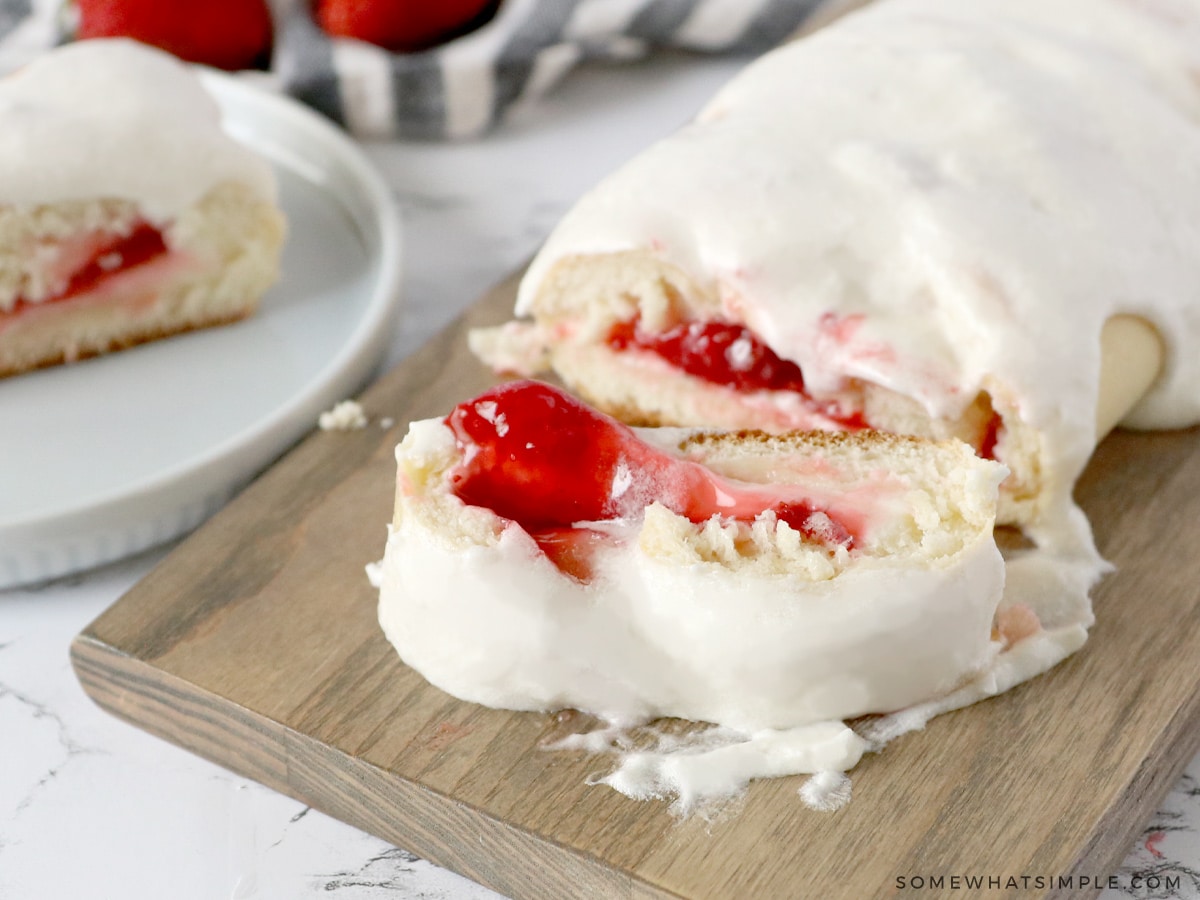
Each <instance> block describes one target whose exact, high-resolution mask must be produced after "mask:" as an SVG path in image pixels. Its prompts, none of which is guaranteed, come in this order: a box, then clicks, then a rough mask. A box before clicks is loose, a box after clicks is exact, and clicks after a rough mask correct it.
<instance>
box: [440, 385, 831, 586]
mask: <svg viewBox="0 0 1200 900" xmlns="http://www.w3.org/2000/svg"><path fill="white" fill-rule="evenodd" d="M445 421H446V425H447V426H448V427H449V428H450V429H451V430H452V431H453V432H454V436H455V439H456V443H457V446H458V449H459V451H460V452H461V453H462V462H461V463H459V465H458V466H456V467H455V468H454V470H453V471H452V472H451V473H450V480H451V484H452V486H453V490H454V493H455V494H456V495H457V496H458V497H459V499H461V500H462V501H463V502H464V503H468V504H470V505H472V506H481V507H486V508H487V509H490V510H492V511H493V512H495V513H496V514H497V515H499V516H502V517H504V518H506V519H511V520H513V521H514V522H517V523H518V524H519V525H521V527H522V528H524V529H525V530H526V531H527V532H528V533H529V534H530V535H531V536H532V537H533V538H534V540H535V541H537V542H538V544H539V546H541V548H542V550H543V551H544V552H545V553H546V555H547V556H548V557H549V558H550V559H551V560H552V561H554V562H555V563H556V564H557V565H558V566H559V568H560V569H562V570H563V571H564V572H566V573H567V574H570V575H573V576H574V577H576V578H579V579H580V580H587V578H588V577H589V575H590V568H589V565H588V560H589V559H590V557H591V550H592V549H593V548H594V546H595V543H596V541H598V540H602V539H604V537H603V535H601V534H600V533H598V532H595V531H591V530H588V529H586V528H575V527H573V526H574V523H576V522H585V521H605V520H610V519H617V518H621V517H625V516H634V515H637V514H638V513H640V512H641V511H642V510H643V509H644V508H645V507H646V506H647V505H648V504H649V503H651V502H653V501H656V500H657V501H658V502H659V503H662V504H663V505H664V506H666V507H667V508H668V509H670V510H671V511H672V512H674V513H676V514H678V515H681V516H685V517H686V518H688V519H690V520H691V521H692V522H697V523H700V522H705V521H707V520H708V519H710V518H711V517H712V516H714V515H719V516H723V517H727V518H731V519H734V520H738V521H746V522H748V521H753V519H754V518H755V517H756V516H758V515H759V514H761V513H762V512H764V511H765V510H768V509H770V510H773V511H774V512H775V515H776V516H777V517H778V518H779V519H781V520H783V521H785V522H787V523H788V524H789V525H790V526H791V527H793V528H795V529H796V530H797V531H800V532H801V533H802V534H805V535H806V536H807V537H809V538H811V539H814V540H820V541H822V542H830V541H832V542H833V543H835V544H842V545H845V546H847V547H850V546H852V545H853V541H854V535H853V533H852V532H851V530H850V529H848V528H847V527H846V526H845V524H843V523H840V522H838V521H837V520H836V519H833V518H832V517H830V516H829V513H828V511H825V510H820V509H818V508H817V507H815V506H812V505H811V504H809V503H808V502H807V501H805V500H804V499H803V498H801V497H798V496H791V494H794V493H796V492H795V491H786V489H783V490H781V489H780V488H775V487H768V486H758V485H750V484H743V483H739V482H734V481H731V480H729V479H725V478H722V477H721V476H719V475H717V474H716V473H715V472H713V471H711V470H710V469H707V468H705V467H704V466H702V465H700V464H699V463H695V462H691V461H689V460H685V459H680V458H678V457H675V456H672V455H670V454H668V453H664V452H663V451H661V450H659V449H657V448H656V447H652V446H651V445H650V444H647V443H646V442H645V441H643V440H641V439H640V438H639V437H638V436H637V435H636V434H635V433H634V432H633V431H632V429H630V428H628V427H627V426H625V425H623V424H621V423H620V422H617V421H616V420H615V419H612V418H610V417H608V416H606V415H604V414H603V413H600V412H598V411H596V410H594V409H591V408H590V407H588V406H585V405H584V404H583V403H581V402H580V401H578V400H576V399H575V398H574V397H571V396H570V395H569V394H566V393H565V392H563V391H561V390H558V389H557V388H554V387H551V386H550V385H547V384H542V383H540V382H534V381H516V382H509V383H508V384H503V385H501V386H499V387H497V388H493V389H492V390H490V391H488V392H487V393H484V394H482V395H480V396H479V397H476V398H475V399H474V400H468V401H467V402H465V403H461V404H459V405H458V406H456V407H455V408H454V410H453V411H452V412H451V413H450V415H449V416H447V417H446V420H445ZM781 493H782V494H783V499H781ZM817 512H824V513H825V516H823V517H821V519H820V521H819V523H818V524H816V525H814V524H810V519H811V518H812V517H813V515H814V513H817Z"/></svg>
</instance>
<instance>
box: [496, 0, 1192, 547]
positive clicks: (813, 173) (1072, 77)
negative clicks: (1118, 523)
mask: <svg viewBox="0 0 1200 900" xmlns="http://www.w3.org/2000/svg"><path fill="white" fill-rule="evenodd" d="M1197 72H1200V4H1198V3H1197V2H1196V0H1153V2H1151V0H1144V2H1132V0H1054V2H1043V0H1017V2H1014V0H977V2H972V3H971V4H963V3H961V2H958V0H890V2H887V3H881V4H878V5H876V6H875V7H873V8H871V9H869V10H867V11H865V12H862V13H859V14H857V15H855V16H852V17H850V18H848V19H846V20H845V21H843V22H841V23H838V24H836V25H834V26H833V27H831V28H829V29H828V30H826V31H824V32H821V33H818V34H817V35H814V36H812V37H809V38H807V39H805V40H803V41H800V42H798V43H796V44H794V45H791V46H788V47H785V48H783V49H781V50H778V51H776V52H775V53H772V54H769V55H768V56H766V57H764V58H763V59H761V60H759V61H758V62H756V63H755V64H754V65H752V66H750V67H749V68H748V69H747V70H746V71H745V72H744V73H742V74H741V75H739V76H738V77H737V78H735V79H734V81H733V82H731V83H730V84H729V85H728V86H727V87H726V88H725V89H723V90H722V91H721V92H719V93H718V95H717V96H716V97H715V98H714V99H713V100H712V101H711V102H710V103H709V104H708V105H707V106H706V107H705V109H704V110H703V111H702V112H701V113H700V115H699V116H698V118H697V120H696V122H695V123H694V124H692V125H690V126H688V127H686V128H684V129H683V130H682V131H680V132H678V133H677V134H676V135H674V136H672V137H670V138H668V139H666V140H664V141H662V142H660V143H659V144H657V145H656V146H654V147H652V148H650V149H649V150H647V151H646V152H644V153H642V154H640V155H639V156H638V157H636V158H635V159H633V160H632V161H631V162H629V163H628V164H627V165H626V166H624V167H623V168H622V169H620V170H619V171H618V172H616V173H615V174H614V175H612V176H611V177H609V178H608V179H606V180H605V181H604V182H603V183H602V184H601V185H600V186H599V187H597V188H596V189H595V190H593V191H592V192H591V193H589V194H588V195H587V196H585V197H584V198H583V199H582V200H581V201H580V202H579V203H578V204H577V205H576V206H575V208H574V209H572V210H571V211H570V213H568V215H567V216H566V217H565V219H564V220H563V221H562V223H561V224H560V225H559V227H558V228H556V229H555V231H554V232H553V234H552V235H551V237H550V238H549V240H548V241H547V242H546V245H545V247H544V248H543V250H542V251H541V252H540V253H539V255H538V257H537V258H536V259H535V261H534V263H533V265H532V266H531V268H530V270H529V273H528V275H527V277H526V278H525V279H524V281H523V283H522V285H521V290H520V297H519V301H518V307H517V309H518V312H519V313H521V314H525V313H528V312H529V311H530V309H531V305H532V302H533V297H534V296H535V294H536V292H537V289H538V285H539V283H540V281H541V280H542V278H543V277H544V276H545V274H546V272H547V270H548V268H549V267H550V266H551V265H553V263H554V262H555V261H557V260H558V259H561V258H562V257H564V256H568V255H573V254H588V253H606V252H615V251H621V250H631V249H645V248H653V249H654V252H655V253H657V254H658V255H659V256H660V257H661V259H662V260H663V261H664V262H666V263H670V264H672V265H675V266H677V267H679V268H680V269H682V270H683V271H684V272H686V273H688V274H689V275H690V276H691V277H692V278H693V279H695V280H696V281H697V282H699V283H701V284H704V285H709V286H712V287H713V288H714V289H715V290H716V291H717V292H718V293H720V294H721V295H722V296H724V297H734V298H736V301H737V302H736V307H737V309H738V310H740V311H741V314H742V316H743V317H744V319H745V321H746V322H747V324H748V325H749V326H750V327H751V328H752V329H753V330H754V331H756V332H757V333H758V334H759V335H760V336H761V337H762V338H763V339H764V340H765V341H766V342H767V343H768V344H769V345H770V346H771V347H772V348H773V349H774V350H775V351H776V352H777V353H779V354H780V355H781V356H783V357H785V358H789V359H792V360H795V361H796V362H798V363H799V364H800V366H801V369H802V370H803V372H804V375H805V380H806V384H807V386H808V388H809V390H810V391H812V392H813V393H814V394H817V395H820V394H822V393H823V392H830V391H833V390H835V389H836V388H837V387H838V386H839V385H840V384H842V383H843V382H844V380H845V379H847V378H861V379H864V380H867V381H871V382H874V383H877V384H880V385H883V386H885V387H888V388H891V389H893V390H895V391H898V392H900V393H902V394H906V395H909V396H912V397H914V398H915V399H917V400H918V401H920V402H921V403H922V404H923V405H924V406H925V407H926V409H927V410H929V412H930V413H932V414H934V415H954V414H957V413H958V412H960V411H961V408H962V406H963V405H964V404H966V403H968V402H970V401H971V399H972V398H974V397H975V396H976V394H977V393H978V392H979V390H980V389H982V388H983V387H985V386H986V385H987V384H988V382H989V381H995V382H998V383H999V384H1002V385H1004V387H1005V388H1006V389H1007V391H1009V392H1011V394H1012V395H1013V397H1014V398H1015V400H1016V403H1017V406H1018V409H1019V413H1020V416H1021V417H1022V418H1023V419H1024V420H1025V421H1026V422H1028V423H1029V424H1030V425H1031V426H1033V427H1034V428H1036V429H1037V430H1038V432H1039V433H1040V434H1041V435H1042V436H1043V439H1044V441H1045V468H1046V471H1045V472H1044V473H1043V474H1044V475H1045V485H1046V495H1047V497H1046V500H1047V502H1046V504H1045V509H1047V510H1048V511H1049V514H1048V516H1047V519H1046V521H1044V522H1043V523H1040V524H1041V530H1042V533H1041V534H1040V535H1039V537H1040V538H1041V539H1042V543H1044V544H1049V543H1053V544H1054V545H1055V546H1057V547H1058V548H1059V549H1061V550H1062V551H1063V552H1066V553H1069V554H1071V555H1092V556H1094V553H1093V551H1092V548H1091V542H1090V536H1089V534H1088V530H1087V528H1086V524H1085V523H1081V521H1080V520H1079V519H1078V517H1076V516H1075V515H1074V514H1073V512H1072V507H1071V500H1070V491H1071V487H1072V485H1073V484H1074V481H1075V479H1076V478H1077V476H1078V475H1079V473H1080V472H1081V471H1082V468H1083V466H1084V464H1085V463H1086V460H1087V458H1088V456H1089V455H1090V453H1091V451H1092V449H1093V443H1094V435H1093V422H1094V417H1095V408H1096V404H1097V391H1098V382H1099V377H1098V376H1099V366H1100V332H1101V329H1102V327H1103V324H1104V322H1105V320H1106V319H1107V318H1108V317H1109V316H1111V315H1113V314H1116V313H1122V312H1124V313H1135V314H1140V315H1143V316H1145V317H1146V318H1148V319H1150V320H1151V321H1152V322H1154V323H1155V324H1156V325H1157V326H1158V328H1159V330H1160V331H1161V333H1162V335H1163V337H1164V339H1165V342H1166V344H1167V345H1168V349H1169V351H1170V352H1169V355H1168V359H1167V363H1166V368H1165V371H1164V373H1163V375H1162V377H1161V378H1160V379H1159V381H1158V383H1157V384H1156V385H1155V386H1154V388H1153V389H1152V390H1151V391H1150V392H1149V394H1148V395H1147V396H1146V397H1145V399H1143V400H1142V401H1141V402H1140V403H1139V404H1138V405H1137V406H1136V408H1135V409H1134V410H1133V411H1132V412H1131V413H1130V415H1129V416H1128V418H1127V419H1126V421H1125V424H1127V425H1132V426H1136V427H1154V428H1165V427H1177V426H1183V425H1189V424H1192V423H1195V422H1196V421H1198V420H1200V392H1198V391H1197V390H1196V388H1195V386H1196V384H1197V383H1200V304H1197V303H1196V302H1195V292H1196V286H1197V285H1200V254H1197V253H1196V247H1198V246H1200V166H1197V165H1196V160H1197V159H1200V80H1198V79H1197V76H1196V73H1197ZM830 312H832V313H834V314H836V315H838V316H846V315H852V314H859V315H861V316H863V323H862V326H861V327H860V328H859V329H858V330H857V331H856V333H855V335H854V336H853V339H851V340H849V341H828V340H822V330H821V321H822V316H824V315H825V314H826V313H830ZM880 348H885V349H886V350H887V351H888V352H879V351H880Z"/></svg>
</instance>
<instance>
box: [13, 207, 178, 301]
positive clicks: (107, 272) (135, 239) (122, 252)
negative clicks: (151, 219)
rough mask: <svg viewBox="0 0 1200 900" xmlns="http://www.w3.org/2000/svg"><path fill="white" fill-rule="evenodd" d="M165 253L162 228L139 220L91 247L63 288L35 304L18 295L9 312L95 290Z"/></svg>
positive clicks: (165, 246) (165, 247)
mask: <svg viewBox="0 0 1200 900" xmlns="http://www.w3.org/2000/svg"><path fill="white" fill-rule="evenodd" d="M166 253H167V244H166V241H164V240H163V236H162V232H161V231H159V230H158V229H157V228H155V227H154V226H153V225H149V224H147V223H145V222H139V223H138V224H137V225H136V226H134V229H133V230H132V231H131V232H129V234H127V235H111V236H108V237H107V239H106V240H104V241H102V242H100V243H99V244H98V246H96V247H95V248H94V249H93V251H92V254H91V257H90V258H89V259H88V261H87V262H85V263H84V264H83V265H82V266H80V267H79V268H77V269H76V270H75V271H74V272H72V273H71V277H70V279H69V280H68V281H67V283H66V285H65V286H64V287H63V289H62V290H60V291H58V292H57V293H55V294H52V295H51V296H49V297H46V298H44V299H43V300H41V301H39V302H38V303H36V304H35V303H32V302H30V301H27V300H24V299H19V300H17V303H16V306H15V307H14V309H13V310H12V312H14V313H16V312H19V311H20V310H21V308H22V307H24V306H35V305H41V304H44V303H52V302H58V301H60V300H69V299H70V298H72V297H76V296H78V295H80V294H85V293H87V292H88V291H91V290H94V289H95V288H96V287H97V286H99V285H100V283H101V282H103V281H104V280H105V279H107V278H111V277H112V276H114V275H117V274H120V273H121V272H126V271H128V270H129V269H133V268H136V267H137V266H141V265H144V264H146V263H148V262H151V261H152V260H154V259H157V258H158V257H160V256H162V255H164V254H166Z"/></svg>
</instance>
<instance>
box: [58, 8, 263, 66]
mask: <svg viewBox="0 0 1200 900" xmlns="http://www.w3.org/2000/svg"><path fill="white" fill-rule="evenodd" d="M75 5H76V8H77V9H78V11H79V28H78V31H77V36H78V37H80V38H99V37H128V38H133V39H134V40H138V41H141V42H142V43H144V44H150V45H152V46H155V47H159V48H161V49H163V50H166V51H167V52H168V53H173V54H175V55H176V56H178V57H179V58H180V59H183V60H186V61H188V62H195V63H204V64H206V65H210V66H215V67H216V68H218V69H230V70H233V69H250V68H259V67H262V66H265V65H266V63H267V60H268V57H269V56H270V53H271V39H272V29H271V11H270V10H269V9H268V8H267V4H266V0H174V2H170V3H164V2H163V0H75Z"/></svg>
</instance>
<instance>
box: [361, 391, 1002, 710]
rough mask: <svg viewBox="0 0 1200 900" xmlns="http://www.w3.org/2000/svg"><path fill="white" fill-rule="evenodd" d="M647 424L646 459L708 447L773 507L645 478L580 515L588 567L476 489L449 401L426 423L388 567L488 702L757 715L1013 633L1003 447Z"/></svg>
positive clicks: (439, 647) (447, 678)
mask: <svg viewBox="0 0 1200 900" xmlns="http://www.w3.org/2000/svg"><path fill="white" fill-rule="evenodd" d="M495 411H496V408H495V406H492V407H490V408H489V414H492V413H495ZM500 411H501V412H503V408H502V407H501V410H500ZM496 421H497V422H498V423H499V424H498V428H504V429H507V428H508V423H507V422H505V421H504V420H503V419H502V418H500V417H498V416H497V417H496ZM613 425H614V427H617V428H621V427H622V426H619V425H617V424H616V423H613ZM633 434H635V435H636V440H637V441H638V442H639V446H640V447H646V446H647V445H648V446H649V447H651V448H654V449H653V450H652V451H650V450H646V451H643V450H638V451H637V453H635V454H633V455H632V456H629V457H628V458H630V459H632V458H634V457H636V458H639V459H640V458H643V457H644V456H645V454H646V453H652V454H657V455H660V456H661V455H665V456H666V457H667V458H669V459H670V460H674V461H683V462H686V463H695V464H699V465H700V466H703V467H704V469H705V471H706V472H707V473H708V475H706V476H705V477H706V478H709V477H711V478H715V479H717V483H718V484H720V485H722V486H723V490H725V491H726V493H727V494H728V495H730V496H735V495H736V496H741V495H742V494H745V493H747V492H748V493H749V494H750V495H753V497H754V498H755V501H756V502H758V503H759V504H760V506H759V507H754V506H750V507H746V506H745V505H744V504H743V505H742V506H740V507H739V509H740V512H739V513H738V514H737V515H736V516H732V515H730V516H726V515H712V516H710V517H708V518H703V517H702V516H697V515H695V514H694V512H686V511H685V512H680V511H678V510H679V509H681V501H678V500H674V501H673V500H670V499H656V498H657V497H662V498H669V497H670V495H671V489H670V486H669V485H667V486H666V487H662V489H661V492H660V493H659V494H657V495H653V496H652V495H649V494H643V495H639V497H640V500H642V501H645V502H644V504H642V503H639V505H638V506H637V507H636V509H635V510H634V511H633V512H628V511H627V512H626V514H624V515H622V516H621V517H620V518H614V519H608V520H591V521H586V522H580V523H575V524H574V533H575V534H576V536H578V535H583V536H584V537H586V541H585V542H584V543H585V546H586V549H587V552H588V553H589V554H590V559H589V561H588V564H587V566H586V567H585V569H586V575H585V576H583V577H581V576H580V574H579V570H577V569H575V570H572V569H569V568H564V567H562V566H561V563H559V564H556V561H555V560H554V559H552V558H551V557H550V556H548V555H547V552H546V550H545V549H544V548H545V547H546V544H545V542H544V540H543V536H540V535H539V534H538V533H537V532H536V530H535V529H533V528H530V529H529V530H527V529H526V528H525V527H523V526H522V525H521V524H519V523H518V522H516V521H514V520H513V519H511V518H506V517H504V516H500V515H498V514H497V513H495V512H494V511H493V510H492V509H489V508H486V507H484V506H479V505H470V504H467V503H465V502H464V501H463V500H462V499H460V496H459V492H460V487H459V485H461V484H462V474H461V473H462V471H463V465H464V463H463V461H464V459H470V458H471V455H472V451H471V450H470V448H469V447H465V446H464V445H463V443H462V440H461V438H458V439H456V432H455V430H454V428H453V427H452V426H451V425H450V424H448V420H436V419H431V420H426V421H421V422H415V423H413V424H412V426H411V427H410V430H409V432H408V435H407V436H406V437H405V439H404V441H403V442H402V443H401V444H400V446H399V447H398V448H397V453H396V456H397V460H398V463H399V471H398V476H397V491H396V506H395V518H394V521H393V523H392V526H391V533H390V537H389V540H388V544H387V550H386V554H385V557H384V560H383V563H382V567H381V579H380V584H381V590H380V607H379V614H380V622H381V624H382V626H383V629H384V631H385V633H386V634H387V636H388V638H389V640H390V641H391V642H392V643H393V644H394V645H395V647H396V649H397V650H398V652H399V653H400V656H401V657H402V659H403V660H404V661H405V662H406V663H408V664H409V665H411V666H412V667H413V668H415V669H416V670H417V671H419V672H421V674H423V675H424V676H425V677H426V678H427V679H428V680H429V681H430V682H432V683H433V684H435V685H437V686H438V687H441V688H442V689H443V690H446V691H448V692H449V693H451V694H454V695H455V696H458V697H460V698H462V699H466V700H471V701H474V702H479V703H483V704H486V705H489V706H494V707H501V708H509V709H526V710H553V709H558V708H564V707H572V708H577V709H581V710H585V711H587V712H590V713H594V714H598V715H601V716H604V717H607V718H609V719H614V720H619V721H631V720H644V719H649V718H654V717H659V716H676V717H680V718H687V719H694V720H700V721H708V722H715V723H718V724H722V725H727V726H730V727H733V728H738V729H742V730H751V731H752V730H756V729H761V728H789V727H793V726H799V725H803V724H806V723H810V722H817V721H827V720H835V719H844V718H847V717H853V716H858V715H862V714H865V713H871V712H890V711H893V710H897V709H900V708H904V707H906V706H909V705H911V704H914V703H919V702H922V701H925V700H929V699H931V698H935V697H939V696H942V695H944V694H946V693H948V692H950V691H951V690H953V689H954V688H956V687H957V686H959V685H961V684H962V683H964V682H965V681H966V680H968V679H969V678H970V677H971V676H973V675H975V674H977V673H978V672H980V671H981V670H982V669H983V668H985V667H986V666H987V665H988V664H989V663H990V661H991V660H992V658H993V657H994V655H995V653H996V652H998V650H999V649H1000V644H999V643H996V642H994V641H993V631H992V629H993V618H994V615H995V612H996V609H997V604H998V603H999V601H1000V596H1001V591H1002V587H1003V583H1004V566H1003V562H1002V560H1001V557H1000V554H999V552H998V550H997V548H996V545H995V543H994V541H993V538H992V526H993V522H994V517H995V508H996V499H997V486H998V484H999V482H1000V480H1001V479H1002V478H1003V476H1004V475H1005V470H1004V468H1003V467H1002V466H1000V465H998V464H996V463H993V462H989V461H986V460H981V459H979V458H977V457H976V456H975V455H974V453H972V451H971V449H970V448H969V447H967V446H966V445H963V444H961V443H959V442H954V441H947V442H941V443H932V442H928V441H923V440H919V439H916V438H904V437H896V436H892V435H884V434H879V433H875V432H865V433H861V434H827V433H819V432H818V433H804V432H791V433H786V434H779V435H769V434H766V433H763V432H758V431H742V432H732V433H718V432H712V431H695V430H687V429H637V430H635V431H634V432H633ZM623 458H624V457H623ZM616 471H618V472H621V471H622V470H621V469H620V468H619V467H618V469H617V470H616ZM633 477H634V481H635V482H636V478H637V476H636V473H634V476H633ZM620 481H621V478H620V477H618V478H614V479H613V484H614V491H616V490H617V483H618V482H620ZM660 485H661V482H660ZM551 495H552V494H551ZM798 498H801V499H798ZM564 502H565V499H564ZM682 502H686V501H682ZM738 502H740V501H738ZM783 503H786V504H790V506H784V505H781V504H783ZM672 506H674V507H675V508H674V509H673V508H671V507H672ZM798 506H803V508H804V510H805V512H804V514H803V516H802V517H801V519H796V518H795V517H793V518H791V519H788V518H787V517H786V516H785V513H784V510H785V509H791V510H793V511H794V510H795V509H796V508H797V507H798ZM756 509H761V512H755V510H756ZM552 512H553V511H550V512H547V513H546V515H545V516H540V518H542V519H547V520H548V519H549V518H552V515H551V513H552ZM568 530H571V529H568ZM559 536H561V535H559Z"/></svg>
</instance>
